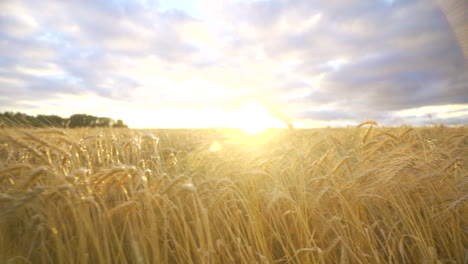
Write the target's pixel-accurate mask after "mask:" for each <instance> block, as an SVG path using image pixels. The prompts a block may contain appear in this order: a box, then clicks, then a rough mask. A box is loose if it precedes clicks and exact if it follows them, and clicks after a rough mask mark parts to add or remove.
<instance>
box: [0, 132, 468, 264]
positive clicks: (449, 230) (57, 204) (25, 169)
mask: <svg viewBox="0 0 468 264" xmlns="http://www.w3.org/2000/svg"><path fill="white" fill-rule="evenodd" d="M0 163H1V165H0V166H1V167H0V180H1V185H0V263H467V262H468V214H467V213H468V203H467V200H468V180H467V179H468V178H467V173H466V168H467V166H468V128H467V127H466V126H465V127H456V128H455V127H454V128H448V127H444V126H433V127H427V128H411V127H396V128H386V127H380V126H374V125H372V123H369V124H364V125H363V126H361V127H355V128H323V129H308V130H297V131H296V132H295V133H292V132H291V131H288V130H268V131H265V132H263V134H260V135H246V134H243V133H242V132H240V131H236V130H223V129H210V130H131V129H85V128H83V129H61V130H59V129H11V128H10V129H9V128H4V129H1V130H0Z"/></svg>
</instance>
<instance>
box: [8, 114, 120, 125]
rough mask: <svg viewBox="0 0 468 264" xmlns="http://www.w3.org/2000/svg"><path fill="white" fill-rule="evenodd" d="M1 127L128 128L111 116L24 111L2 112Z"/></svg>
mask: <svg viewBox="0 0 468 264" xmlns="http://www.w3.org/2000/svg"><path fill="white" fill-rule="evenodd" d="M0 127H61V128H75V127H114V128H128V126H127V125H126V124H125V123H124V122H123V121H122V120H120V119H119V120H117V121H115V120H114V119H112V118H110V117H97V116H93V115H86V114H74V115H72V116H70V117H69V118H63V117H61V116H58V115H36V116H31V115H27V114H23V113H14V112H4V113H0Z"/></svg>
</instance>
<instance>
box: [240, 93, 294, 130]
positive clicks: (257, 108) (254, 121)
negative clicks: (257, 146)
mask: <svg viewBox="0 0 468 264" xmlns="http://www.w3.org/2000/svg"><path fill="white" fill-rule="evenodd" d="M235 119H236V120H235V128H239V129H242V130H243V131H244V132H246V133H249V134H258V133H260V132H262V131H263V130H265V129H268V128H285V127H286V126H285V124H284V123H283V121H281V120H280V119H279V118H277V117H274V116H273V115H272V114H271V113H270V111H269V110H268V109H267V108H266V107H265V106H263V105H261V104H260V103H257V102H255V101H252V102H248V103H246V104H244V105H242V106H241V107H240V108H239V110H238V111H237V112H236V114H235Z"/></svg>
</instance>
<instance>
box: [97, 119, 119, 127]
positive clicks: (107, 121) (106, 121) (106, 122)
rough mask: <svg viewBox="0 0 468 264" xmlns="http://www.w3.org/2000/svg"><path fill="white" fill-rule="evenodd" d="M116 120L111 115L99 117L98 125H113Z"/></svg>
mask: <svg viewBox="0 0 468 264" xmlns="http://www.w3.org/2000/svg"><path fill="white" fill-rule="evenodd" d="M114 123H115V121H114V119H112V118H109V117H98V118H97V120H96V126H97V127H112V126H113V125H114Z"/></svg>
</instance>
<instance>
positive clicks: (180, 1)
mask: <svg viewBox="0 0 468 264" xmlns="http://www.w3.org/2000/svg"><path fill="white" fill-rule="evenodd" d="M159 6H160V8H161V9H162V10H164V11H166V10H171V9H177V10H180V11H184V12H185V13H187V14H188V15H190V16H192V17H194V18H198V19H203V18H204V13H203V11H202V9H201V8H200V7H199V6H198V4H197V1H194V0H159Z"/></svg>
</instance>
